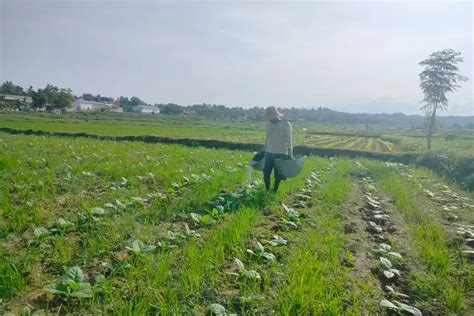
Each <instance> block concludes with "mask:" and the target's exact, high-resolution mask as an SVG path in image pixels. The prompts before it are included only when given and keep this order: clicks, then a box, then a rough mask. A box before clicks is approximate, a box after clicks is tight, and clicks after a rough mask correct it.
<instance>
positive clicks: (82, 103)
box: [72, 98, 110, 111]
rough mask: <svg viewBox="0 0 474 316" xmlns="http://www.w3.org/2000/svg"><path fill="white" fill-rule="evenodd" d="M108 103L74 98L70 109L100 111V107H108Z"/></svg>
mask: <svg viewBox="0 0 474 316" xmlns="http://www.w3.org/2000/svg"><path fill="white" fill-rule="evenodd" d="M109 108H110V105H109V104H105V103H101V102H95V101H87V100H84V99H82V98H80V99H77V100H75V101H74V102H73V103H72V111H100V110H102V109H104V110H105V109H109Z"/></svg>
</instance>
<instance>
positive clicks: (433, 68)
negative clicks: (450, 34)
mask: <svg viewBox="0 0 474 316" xmlns="http://www.w3.org/2000/svg"><path fill="white" fill-rule="evenodd" d="M462 62H463V58H462V57H461V53H460V52H456V51H454V50H452V49H445V50H442V51H438V52H434V53H432V54H431V55H430V57H428V58H427V59H425V60H423V61H421V62H420V65H421V66H423V67H424V70H423V71H422V72H421V73H420V75H419V76H420V88H421V90H422V91H423V94H424V98H423V101H422V102H423V103H424V104H423V106H422V107H421V108H420V110H424V111H425V112H426V115H427V117H428V120H429V125H428V135H427V149H428V150H431V138H432V136H433V127H434V125H435V120H436V112H437V111H438V110H440V111H443V110H446V109H447V108H448V99H447V98H446V93H448V92H453V91H456V90H457V88H459V87H460V83H461V82H464V81H467V80H468V78H467V77H464V76H462V75H460V74H459V68H458V67H457V64H459V63H462Z"/></svg>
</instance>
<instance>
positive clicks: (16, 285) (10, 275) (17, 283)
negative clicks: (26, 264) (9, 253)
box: [0, 254, 26, 297]
mask: <svg viewBox="0 0 474 316" xmlns="http://www.w3.org/2000/svg"><path fill="white" fill-rule="evenodd" d="M0 255H1V257H0V296H1V297H9V296H11V295H15V294H17V293H19V292H21V291H22V290H23V289H24V288H25V286H26V279H25V277H24V274H23V271H22V270H21V267H20V266H19V265H18V264H16V263H14V262H13V261H11V260H10V259H9V258H7V257H6V256H5V254H0Z"/></svg>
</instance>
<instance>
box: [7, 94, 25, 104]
mask: <svg viewBox="0 0 474 316" xmlns="http://www.w3.org/2000/svg"><path fill="white" fill-rule="evenodd" d="M0 99H3V100H5V101H18V102H20V103H27V104H31V103H33V99H32V98H31V97H28V96H24V95H12V94H0Z"/></svg>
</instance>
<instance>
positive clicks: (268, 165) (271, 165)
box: [263, 152, 286, 192]
mask: <svg viewBox="0 0 474 316" xmlns="http://www.w3.org/2000/svg"><path fill="white" fill-rule="evenodd" d="M285 157H286V155H285V154H273V153H269V152H265V158H264V159H265V166H264V167H263V179H264V180H265V187H266V189H267V190H269V189H270V176H271V174H272V171H273V170H275V187H274V188H273V190H274V191H275V192H276V191H277V190H278V186H279V185H280V181H281V180H286V177H285V176H284V175H282V174H280V172H278V170H277V168H276V167H275V159H282V158H285Z"/></svg>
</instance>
